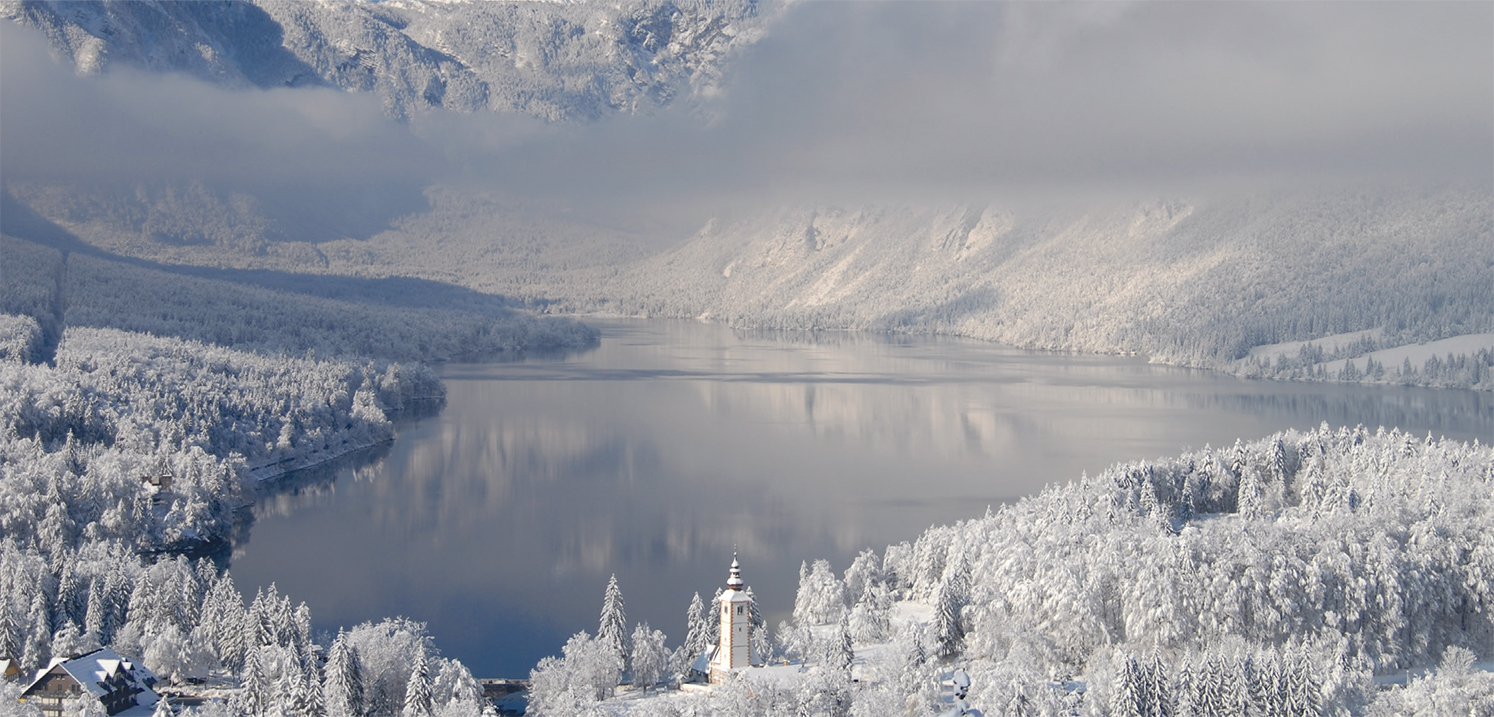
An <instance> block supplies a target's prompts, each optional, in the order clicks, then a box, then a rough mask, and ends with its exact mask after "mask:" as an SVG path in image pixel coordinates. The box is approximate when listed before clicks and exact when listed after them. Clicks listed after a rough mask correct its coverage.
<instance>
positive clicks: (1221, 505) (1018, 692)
mask: <svg viewBox="0 0 1494 717" xmlns="http://www.w3.org/2000/svg"><path fill="white" fill-rule="evenodd" d="M1491 471H1494V454H1491V453H1490V450H1489V448H1488V447H1487V446H1482V445H1478V444H1472V445H1470V444H1465V443H1458V442H1453V441H1434V440H1432V439H1430V438H1425V439H1418V438H1415V437H1413V436H1409V435H1405V434H1402V433H1399V432H1395V431H1391V432H1386V431H1384V430H1381V431H1379V432H1376V433H1370V432H1368V431H1366V430H1364V429H1363V428H1359V429H1354V430H1350V429H1344V428H1340V429H1337V430H1334V429H1330V428H1329V427H1327V426H1326V425H1324V426H1323V427H1321V428H1319V429H1317V430H1312V431H1306V432H1297V431H1287V432H1284V433H1279V434H1276V435H1274V436H1271V437H1268V438H1266V439H1263V440H1259V441H1251V442H1249V443H1245V442H1237V443H1236V444H1235V445H1234V446H1233V447H1231V448H1226V449H1210V448H1205V449H1204V450H1201V451H1195V452H1190V453H1187V454H1184V455H1182V456H1179V457H1176V458H1164V459H1159V460H1153V461H1138V462H1132V463H1125V464H1119V465H1116V466H1113V467H1111V468H1110V469H1108V470H1106V471H1104V472H1103V473H1102V474H1100V475H1098V476H1095V477H1092V478H1090V477H1085V478H1081V479H1080V480H1078V481H1076V482H1073V483H1069V484H1065V485H1056V486H1052V487H1050V488H1048V489H1047V490H1044V491H1043V492H1042V493H1041V494H1039V495H1036V496H1032V497H1030V498H1025V499H1023V500H1021V501H1019V502H1018V503H1016V504H1014V505H1007V506H1003V507H1001V508H1000V509H998V510H995V511H994V512H991V511H988V512H987V514H986V515H985V516H984V517H981V518H976V519H973V520H969V521H964V522H960V523H955V524H953V525H946V526H936V527H933V528H930V529H929V530H928V531H927V532H925V533H924V534H923V535H922V536H920V537H919V538H918V539H917V540H914V541H910V542H904V543H900V544H898V545H892V546H888V547H887V549H886V550H885V551H883V552H882V553H881V554H880V555H879V554H877V553H876V552H875V551H871V550H867V551H865V552H863V553H862V554H861V555H859V556H858V557H857V558H856V559H855V560H854V562H853V563H852V564H851V565H850V566H847V567H846V568H845V570H844V573H843V577H841V578H837V576H836V574H835V572H834V571H833V570H832V566H830V565H829V564H828V563H827V562H825V561H822V560H821V561H815V564H814V565H813V567H810V566H805V567H804V568H801V570H800V580H799V591H798V595H797V597H796V599H795V602H794V615H793V619H792V621H785V622H783V623H781V624H780V625H779V626H778V627H777V629H775V630H773V636H774V639H775V640H776V643H777V644H776V647H775V648H774V650H773V652H772V654H771V655H768V654H764V655H763V656H762V661H763V662H770V663H772V664H774V665H778V664H779V663H780V662H785V663H788V664H790V665H792V666H790V667H788V668H787V669H785V668H783V667H780V666H774V667H754V668H749V669H744V670H741V671H740V672H739V674H738V675H737V676H736V677H734V678H731V679H729V680H728V682H727V684H725V685H722V686H719V687H715V688H714V689H713V691H712V693H711V694H710V695H709V697H707V696H706V695H704V694H702V693H701V691H700V690H697V691H693V692H683V691H681V692H673V691H664V690H657V691H654V692H653V693H652V694H649V693H648V692H647V691H646V689H645V688H647V687H652V686H653V683H650V682H643V683H639V681H638V680H637V679H636V677H635V684H634V685H633V688H632V689H631V690H625V691H622V692H620V693H617V692H615V691H614V689H615V687H616V686H617V684H618V678H619V672H618V671H616V670H614V671H613V672H611V673H607V672H606V670H605V665H606V663H605V661H603V660H598V659H597V657H598V656H599V653H602V654H601V655H600V656H602V657H605V650H606V648H605V647H602V646H601V645H604V644H605V643H603V641H602V640H600V639H595V640H594V639H592V638H590V636H588V635H586V634H584V633H583V634H580V635H577V636H576V637H575V638H572V640H571V641H570V642H569V643H567V645H566V647H565V655H564V656H563V657H562V658H561V659H546V660H545V661H542V662H541V663H540V665H539V667H537V668H536V670H535V673H534V677H535V681H534V684H535V692H536V694H535V696H534V697H533V698H532V700H531V705H534V706H536V707H538V708H539V709H536V710H534V711H535V712H538V713H539V715H540V716H541V717H567V716H569V715H582V714H597V713H598V712H600V713H602V714H609V715H627V716H629V717H656V716H663V715H714V714H733V715H765V716H766V715H780V714H830V715H854V716H858V717H859V716H861V715H867V716H870V715H910V716H911V715H929V714H940V713H943V712H944V710H945V709H947V708H948V707H949V705H950V699H949V694H948V691H947V690H946V691H945V692H944V694H943V700H942V704H941V700H940V697H941V694H940V687H939V680H940V678H941V676H943V675H947V674H948V673H949V671H951V670H954V669H955V668H960V669H963V670H965V671H966V672H967V673H968V674H969V676H970V683H971V689H970V693H969V701H970V703H971V705H973V706H975V707H976V708H978V709H980V710H981V711H982V712H983V713H984V714H988V715H1031V714H1041V715H1060V714H1063V715H1093V716H1095V717H1099V716H1100V715H1109V716H1112V717H1114V716H1119V715H1170V714H1179V715H1194V714H1199V715H1242V716H1243V715H1255V714H1287V715H1347V714H1402V715H1409V714H1416V715H1423V714H1460V715H1461V714H1482V713H1483V712H1484V711H1487V709H1488V708H1489V706H1490V705H1491V700H1494V676H1491V675H1489V674H1488V673H1487V671H1483V670H1480V669H1477V668H1476V667H1475V664H1474V663H1475V662H1476V656H1477V655H1480V654H1486V653H1487V651H1488V649H1489V646H1490V640H1491V639H1494V623H1491V622H1490V612H1489V599H1490V595H1491V587H1494V586H1491V584H1490V582H1489V576H1490V572H1489V568H1490V562H1489V561H1490V559H1491V558H1494V552H1490V549H1489V548H1490V539H1489V536H1490V535H1491V534H1490V531H1489V530H1488V523H1489V516H1490V512H1489V507H1490V506H1489V498H1490V491H1489V481H1490V480H1491V478H1494V472H1491ZM604 614H605V612H604ZM690 629H691V633H692V635H693V634H695V633H697V632H699V633H704V634H705V635H706V640H705V642H706V644H710V643H711V642H712V638H713V637H714V635H715V630H716V629H717V628H716V627H715V626H713V625H711V624H709V623H708V622H707V618H706V617H705V616H704V615H702V616H699V618H698V619H694V620H693V621H692V622H691V626H690ZM754 629H755V630H763V629H765V628H762V627H759V628H754ZM755 637H756V635H754V638H755ZM689 641H690V638H689V637H687V638H686V644H687V645H688V644H689ZM594 645H595V646H594ZM692 652H693V651H692V650H691V649H689V648H686V649H682V650H681V651H680V653H682V654H683V655H689V654H691V653H692ZM634 654H635V655H636V654H638V653H637V652H636V651H635V653H634ZM634 659H635V660H636V659H637V658H636V657H635V658H634ZM619 662H620V661H619ZM1407 668H1431V669H1430V670H1429V669H1419V670H1417V673H1416V679H1414V680H1413V679H1412V676H1411V674H1410V673H1408V672H1404V671H1403V670H1406V669H1407ZM1386 673H1394V674H1395V676H1396V678H1397V679H1396V680H1395V681H1394V682H1393V683H1386V684H1383V685H1382V684H1377V683H1376V681H1375V680H1374V679H1373V676H1374V675H1376V674H1386ZM946 679H947V678H946ZM1403 680H1404V681H1403ZM592 688H595V689H592ZM1431 705H1436V706H1438V707H1439V708H1440V709H1437V710H1433V709H1427V708H1428V707H1429V706H1431ZM953 714H958V713H953Z"/></svg>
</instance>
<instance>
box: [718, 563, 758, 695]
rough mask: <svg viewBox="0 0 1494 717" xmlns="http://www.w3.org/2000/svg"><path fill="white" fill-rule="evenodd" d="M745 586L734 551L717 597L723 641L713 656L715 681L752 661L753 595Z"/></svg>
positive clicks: (748, 664) (740, 567) (747, 665)
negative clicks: (748, 593)
mask: <svg viewBox="0 0 1494 717" xmlns="http://www.w3.org/2000/svg"><path fill="white" fill-rule="evenodd" d="M743 588H744V583H743V582H742V566H741V565H740V564H738V563H737V555H736V553H732V556H731V576H730V577H728V578H727V579H726V590H725V591H724V592H722V593H721V597H720V598H719V599H718V600H717V601H716V609H717V610H720V611H721V644H720V645H719V646H718V647H717V648H716V654H715V655H714V656H713V657H712V658H711V681H712V682H720V681H721V680H723V679H725V677H726V676H727V673H729V672H731V671H733V670H740V669H743V668H745V667H749V666H750V665H751V663H752V598H750V597H747V592H746V590H744V589H743Z"/></svg>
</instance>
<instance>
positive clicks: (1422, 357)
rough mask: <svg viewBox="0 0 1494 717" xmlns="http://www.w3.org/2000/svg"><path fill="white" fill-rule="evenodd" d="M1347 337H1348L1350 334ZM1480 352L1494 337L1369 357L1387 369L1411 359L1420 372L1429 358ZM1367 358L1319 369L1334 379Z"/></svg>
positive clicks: (1474, 336) (1330, 363)
mask: <svg viewBox="0 0 1494 717" xmlns="http://www.w3.org/2000/svg"><path fill="white" fill-rule="evenodd" d="M1345 335H1346V336H1347V334H1345ZM1481 349H1494V334H1465V335H1463V336H1454V337H1452V338H1450V339H1442V340H1441V341H1429V342H1427V343H1424V344H1407V345H1405V346H1397V347H1395V348H1391V349H1381V350H1379V351H1375V352H1373V353H1371V354H1369V357H1370V358H1373V359H1374V360H1375V363H1378V364H1381V365H1383V366H1385V367H1386V368H1388V369H1396V368H1399V367H1400V365H1401V364H1402V363H1403V362H1404V361H1405V360H1406V359H1408V358H1409V359H1411V365H1412V366H1415V367H1416V368H1418V369H1420V368H1421V367H1422V364H1424V363H1426V361H1427V359H1429V358H1431V357H1433V356H1447V355H1448V354H1453V355H1454V356H1457V355H1460V354H1474V353H1477V352H1478V351H1479V350H1481ZM1252 353H1253V351H1252ZM1364 358H1365V357H1364V356H1359V357H1356V358H1353V359H1341V360H1338V361H1328V362H1325V363H1322V364H1319V366H1322V367H1323V368H1325V369H1327V370H1328V375H1330V376H1333V375H1336V374H1337V373H1338V372H1339V371H1342V370H1343V368H1344V361H1345V360H1352V361H1353V362H1354V366H1355V367H1356V368H1358V369H1359V370H1360V371H1363V370H1364V365H1365V361H1364Z"/></svg>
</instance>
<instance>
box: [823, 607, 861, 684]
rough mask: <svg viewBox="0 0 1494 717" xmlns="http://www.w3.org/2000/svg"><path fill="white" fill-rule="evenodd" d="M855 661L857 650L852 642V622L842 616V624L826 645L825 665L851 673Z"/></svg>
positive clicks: (837, 627)
mask: <svg viewBox="0 0 1494 717" xmlns="http://www.w3.org/2000/svg"><path fill="white" fill-rule="evenodd" d="M855 659H856V649H855V646H854V645H853V644H852V642H851V625H850V621H849V619H848V618H847V616H846V615H845V614H842V615H841V616H840V624H839V625H837V626H836V630H835V632H834V633H832V634H831V635H830V637H829V640H828V644H827V645H826V650H825V664H826V665H828V666H830V667H833V668H835V669H838V670H844V671H850V669H851V663H853V662H854V661H855Z"/></svg>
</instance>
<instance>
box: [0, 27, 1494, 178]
mask: <svg viewBox="0 0 1494 717" xmlns="http://www.w3.org/2000/svg"><path fill="white" fill-rule="evenodd" d="M1491 22H1494V6H1491V5H1489V4H1488V3H1199V4H1186V3H1139V4H1134V5H1121V4H1114V3H1100V4H1075V3H1054V4H1047V3H1044V4H1039V3H1012V4H985V3H980V4H975V3H957V4H943V3H877V4H849V3H804V4H798V5H794V6H791V7H790V8H788V9H787V10H786V11H785V12H784V14H783V16H782V17H781V18H779V19H778V21H777V22H776V23H775V24H774V25H773V26H772V29H771V31H770V33H769V35H768V37H767V38H765V39H764V40H762V41H760V42H758V43H757V44H756V45H754V46H753V47H752V48H751V49H750V50H748V51H747V53H746V54H745V55H744V56H743V57H741V58H739V59H738V61H737V62H736V63H735V64H734V65H733V66H732V67H731V68H730V73H731V74H730V75H729V77H728V78H727V80H726V82H725V84H724V87H725V92H724V94H723V95H722V96H721V97H719V98H716V99H714V100H710V101H708V102H706V103H705V104H699V103H697V104H694V105H691V106H689V107H685V106H679V107H676V108H673V109H670V110H665V111H662V112H658V113H655V114H653V115H650V116H619V117H616V118H613V119H609V120H603V121H599V122H592V123H577V124H563V125H547V124H543V123H541V122H539V121H537V120H532V119H529V118H524V117H517V116H512V115H502V114H492V113H480V114H455V113H449V112H437V113H430V114H425V115H421V116H417V117H415V118H413V119H412V120H411V122H410V123H409V124H399V123H396V122H393V121H391V120H389V119H387V118H385V117H384V115H383V113H382V111H381V109H382V108H381V107H380V106H379V104H378V101H377V99H376V98H374V97H373V96H371V95H360V94H349V93H344V92H339V91H335V90H329V89H294V90H291V89H284V90H229V89H223V88H220V87H217V86H213V85H209V84H205V83H202V82H199V81H195V80H191V79H187V78H183V77H177V76H166V75H154V74H145V73H141V72H132V71H128V70H121V69H115V70H113V71H111V72H110V73H108V74H107V75H104V76H101V77H78V76H77V75H75V74H74V73H73V72H72V70H71V69H70V68H68V67H65V66H62V65H60V64H58V63H57V62H55V61H53V60H52V59H50V57H49V56H48V54H47V49H46V46H45V43H44V41H43V40H41V39H40V38H39V37H36V36H33V35H32V34H30V33H29V32H27V31H25V30H23V29H21V28H18V27H16V26H12V25H10V24H9V23H7V24H6V25H5V27H4V28H3V50H0V52H3V62H0V88H3V96H4V103H3V105H0V153H3V154H0V156H3V165H0V173H3V178H4V179H5V180H6V181H14V180H21V181H45V182H56V183H66V182H97V181H106V182H108V181H115V182H117V181H139V180H166V181H170V180H201V181H209V182H217V183H223V184H228V185H234V186H243V187H249V188H253V187H270V186H276V187H280V188H282V190H283V188H284V187H286V186H292V187H297V186H305V187H319V188H327V187H332V186H339V185H346V186H353V187H360V186H361V187H373V186H384V185H391V184H393V185H400V186H425V185H428V184H430V183H432V182H447V183H458V184H473V185H477V186H479V187H485V188H490V189H494V190H497V191H502V192H506V193H517V194H523V195H532V196H538V197H543V198H547V199H555V200H559V201H562V202H566V203H571V204H576V205H601V206H606V205H616V206H635V207H636V206H639V205H655V206H660V207H664V206H671V205H673V206H682V205H685V204H691V203H719V202H723V201H732V200H738V199H743V198H757V199H767V200H771V201H779V200H782V199H784V198H800V199H802V198H805V197H806V196H833V195H858V196H867V197H884V198H885V197H907V196H917V195H935V196H957V195H960V194H963V193H988V192H991V191H1014V190H1016V189H1017V188H1024V189H1029V190H1033V191H1038V192H1048V193H1066V192H1074V191H1095V190H1097V191H1127V192H1131V191H1137V190H1138V189H1140V190H1141V191H1152V192H1156V191H1163V192H1167V191H1197V190H1198V189H1199V188H1201V187H1203V188H1207V187H1211V186H1220V185H1230V184H1232V183H1247V184H1252V185H1254V184H1260V183H1282V182H1302V181H1306V182H1314V183H1317V182H1327V181H1363V180H1366V179H1373V180H1391V181H1433V182H1441V181H1469V180H1473V181H1488V179H1489V176H1490V174H1491V164H1494V161H1491V158H1494V66H1491V64H1490V63H1489V62H1488V58H1489V57H1490V56H1494V36H1491V33H1489V31H1488V28H1489V27H1490V25H1491Z"/></svg>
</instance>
